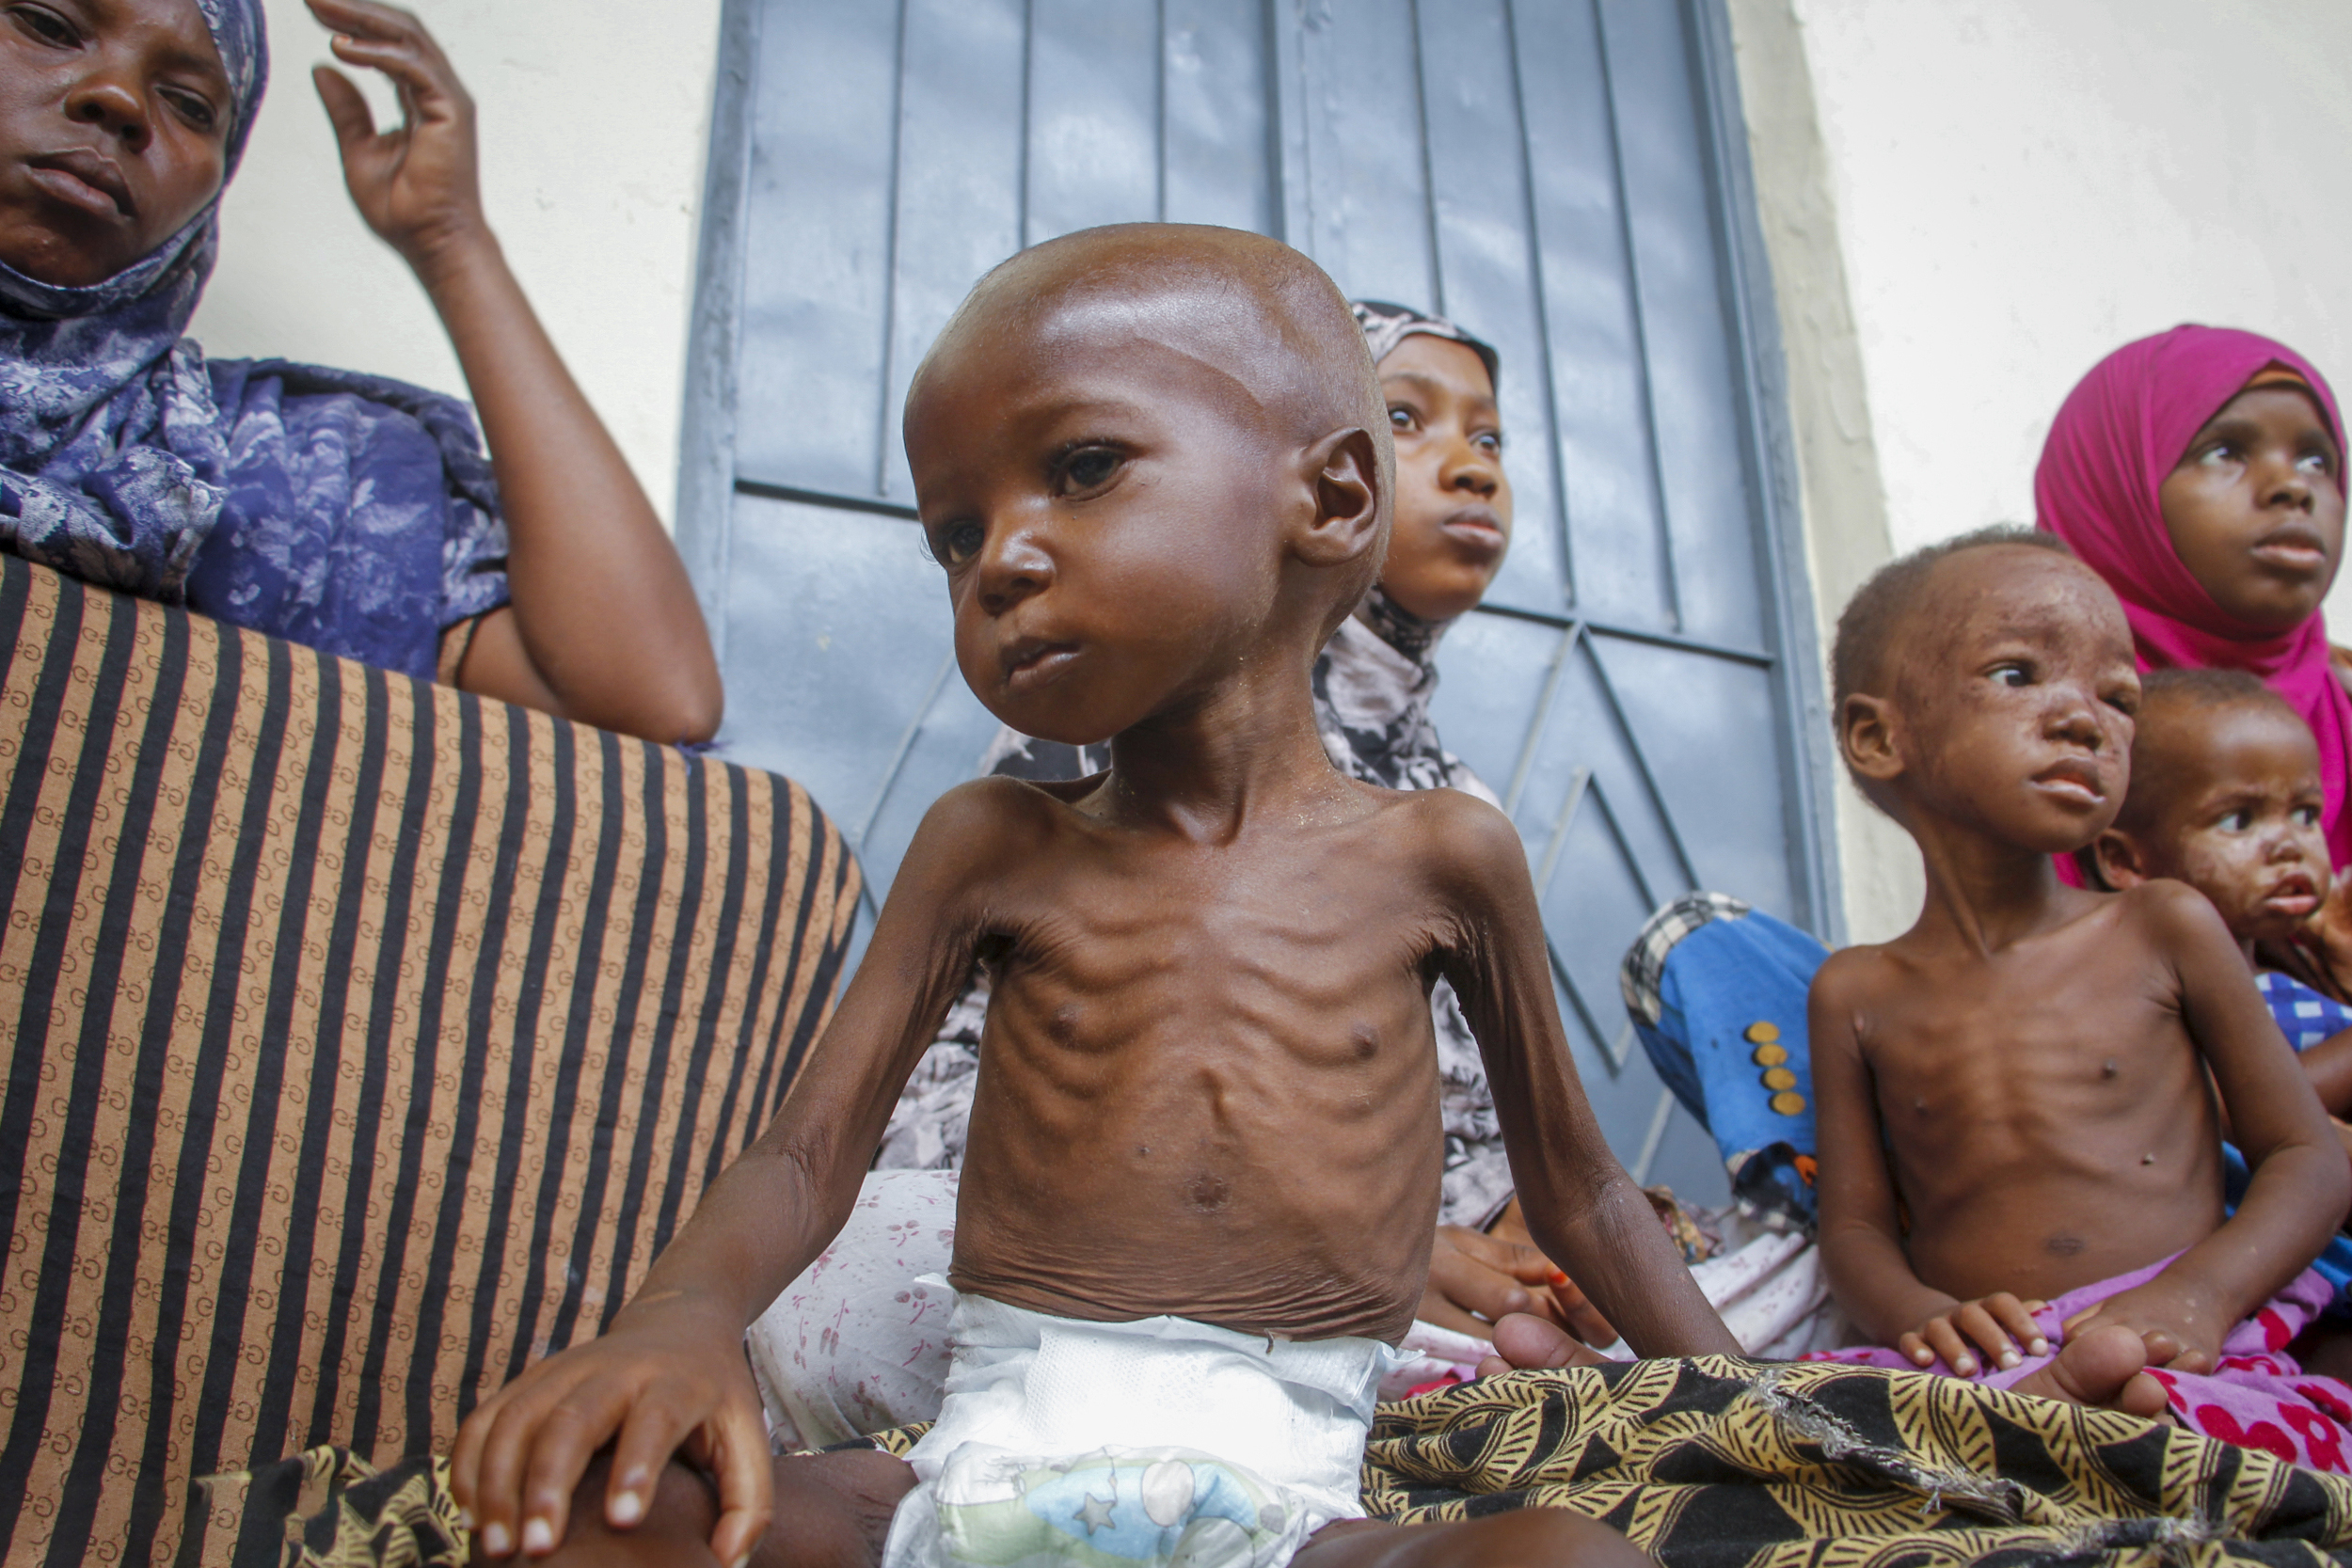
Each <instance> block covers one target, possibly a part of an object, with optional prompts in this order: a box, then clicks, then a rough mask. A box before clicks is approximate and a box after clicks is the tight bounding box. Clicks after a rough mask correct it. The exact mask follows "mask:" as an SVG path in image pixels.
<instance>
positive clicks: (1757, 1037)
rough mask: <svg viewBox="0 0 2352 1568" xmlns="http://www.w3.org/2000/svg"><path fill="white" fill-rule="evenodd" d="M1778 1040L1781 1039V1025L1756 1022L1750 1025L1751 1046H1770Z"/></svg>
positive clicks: (1749, 1039)
mask: <svg viewBox="0 0 2352 1568" xmlns="http://www.w3.org/2000/svg"><path fill="white" fill-rule="evenodd" d="M1778 1038H1780V1025H1779V1024H1777V1023H1770V1022H1756V1023H1751V1024H1749V1025H1748V1043H1749V1044H1750V1045H1770V1044H1772V1042H1773V1041H1774V1040H1776V1039H1778Z"/></svg>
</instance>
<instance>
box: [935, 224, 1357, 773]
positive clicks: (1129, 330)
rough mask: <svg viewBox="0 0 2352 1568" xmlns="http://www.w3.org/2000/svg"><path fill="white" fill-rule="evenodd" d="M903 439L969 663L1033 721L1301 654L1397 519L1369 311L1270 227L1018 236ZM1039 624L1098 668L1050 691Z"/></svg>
mask: <svg viewBox="0 0 2352 1568" xmlns="http://www.w3.org/2000/svg"><path fill="white" fill-rule="evenodd" d="M906 442H907V458H908V462H909V464H910V465H911V466H912V467H913V469H914V482H915V496H916V502H917V510H918V511H919V512H920V514H921V515H922V520H923V525H924V529H925V531H926V532H927V534H929V535H930V541H931V546H932V550H933V553H934V554H935V555H936V556H937V557H938V559H939V561H940V562H941V564H942V565H944V566H946V569H947V573H948V579H949V587H950V591H951V594H953V596H954V598H955V602H956V610H957V647H958V655H959V657H960V659H961V662H962V664H963V669H964V674H965V677H966V678H967V679H968V680H969V681H971V683H972V685H973V689H974V690H975V691H976V692H977V693H978V694H979V696H980V698H981V700H982V701H983V702H984V703H987V704H988V705H990V706H991V708H992V709H993V710H994V711H996V713H997V715H998V717H1000V718H1003V719H1005V720H1006V721H1007V722H1009V723H1011V724H1012V725H1013V726H1014V727H1015V728H1017V729H1021V730H1023V731H1024V732H1025V733H1027V734H1030V735H1037V736H1047V737H1049V738H1055V739H1073V738H1078V737H1081V736H1083V737H1085V738H1089V739H1101V738H1104V736H1108V735H1111V734H1116V733H1117V732H1118V729H1119V728H1120V727H1123V726H1124V725H1126V724H1131V723H1134V722H1136V721H1138V720H1139V719H1140V718H1142V717H1143V716H1144V715H1145V714H1147V713H1148V712H1150V711H1153V709H1152V704H1153V703H1155V702H1160V701H1164V700H1167V699H1168V697H1169V696H1171V695H1173V694H1174V692H1175V691H1176V690H1177V689H1190V688H1188V687H1185V685H1184V683H1186V682H1191V683H1192V684H1193V685H1194V686H1197V685H1198V684H1199V682H1200V681H1202V680H1207V679H1212V678H1219V679H1221V678H1225V677H1224V676H1223V675H1217V674H1216V673H1215V672H1216V671H1223V672H1225V673H1228V674H1230V673H1232V672H1234V671H1237V670H1240V669H1242V668H1244V667H1245V666H1247V665H1253V664H1254V665H1264V664H1266V663H1267V662H1268V659H1269V656H1272V657H1271V664H1272V666H1274V667H1279V668H1280V669H1283V670H1288V669H1289V667H1290V666H1291V665H1293V664H1295V665H1296V666H1297V671H1296V673H1297V674H1298V675H1299V676H1300V678H1301V679H1302V680H1303V678H1304V676H1305V673H1306V670H1307V668H1308V666H1309V665H1311V663H1312V661H1313V657H1314V655H1315V652H1316V651H1317V650H1319V649H1320V648H1321V646H1322V645H1323V643H1324V642H1325V641H1327V640H1328V639H1329V637H1330V634H1331V633H1332V632H1333V631H1334V630H1336V629H1337V627H1338V626H1339V624H1340V622H1342V621H1343V620H1344V619H1345V618H1346V616H1347V614H1348V612H1349V611H1350V610H1353V609H1354V608H1355V606H1356V605H1357V603H1358V602H1359V600H1361V598H1362V597H1363V595H1364V593H1365V591H1366V590H1367V589H1369V588H1370V587H1371V586H1372V583H1373V582H1374V580H1375V578H1376V577H1377V576H1378V573H1379V568H1380V562H1381V557H1382V554H1383V551H1384V550H1385V548H1386V545H1387V536H1388V529H1389V518H1390V504H1391V502H1390V498H1391V490H1392V488H1393V476H1394V469H1395V453H1394V450H1393V447H1392V444H1391V439H1390V436H1389V429H1388V411H1387V404H1386V403H1385V401H1384V400H1383V398H1382V396H1381V392H1380V386H1379V382H1378V379H1377V377H1376V375H1375V372H1374V370H1373V364H1372V357H1371V355H1370V353H1369V352H1368V351H1367V350H1366V349H1365V347H1364V341H1363V334H1362V332H1361V331H1360V330H1359V328H1358V327H1357V325H1356V320H1355V317H1354V315H1353V314H1352V313H1351V312H1350V310H1349V309H1348V307H1347V302H1346V300H1345V299H1344V298H1343V297H1342V295H1341V293H1340V292H1339V290H1338V289H1337V288H1336V287H1335V286H1333V284H1332V282H1331V280H1330V279H1329V278H1328V277H1325V276H1324V275H1323V273H1322V272H1321V270H1319V269H1318V268H1317V267H1316V266H1315V265H1314V263H1313V262H1311V261H1308V260H1307V259H1306V258H1305V257H1304V256H1301V255H1299V254H1298V253H1297V252H1296V251H1295V250H1292V249H1291V248H1290V247H1289V246H1287V245H1280V244H1279V243H1277V242H1275V241H1273V240H1269V239H1266V238H1264V237H1263V235H1258V234H1249V233H1244V232H1241V231H1238V230H1229V229H1213V228H1204V227H1198V226H1192V225H1181V224H1130V225H1124V226H1120V227H1118V228H1111V229H1096V230H1086V231H1084V232H1082V233H1077V234H1072V235H1069V236H1067V237H1065V238H1062V239H1058V240H1054V241H1051V242H1048V243H1047V244H1045V245H1039V246H1037V247H1036V248H1034V249H1032V250H1028V251H1025V252H1023V253H1022V254H1021V255H1019V256H1016V257H1014V258H1013V259H1012V260H1011V261H1007V262H1005V263H1004V264H1003V265H1002V266H1000V267H998V268H996V269H995V270H994V271H993V272H992V273H990V274H989V275H988V276H987V277H984V278H982V279H981V280H980V283H979V284H978V286H977V287H976V288H975V289H974V290H973V291H972V294H971V296H970V297H969V298H968V299H966V300H965V301H964V303H963V304H962V306H961V308H960V309H958V310H957V311H956V313H955V315H954V316H953V317H952V318H951V319H950V320H949V322H948V324H947V325H946V329H945V330H944V331H942V332H941V334H940V336H939V341H937V342H936V343H934V344H933V345H932V348H931V351H930V354H929V355H928V356H925V358H924V361H923V363H922V366H921V367H920V368H919V369H918V370H917V371H916V372H915V375H914V383H913V385H912V386H911V387H910V388H909V390H908V393H907V409H906ZM1082 631H1083V633H1084V635H1081V632H1082ZM1065 633H1067V635H1066V636H1065ZM1040 639H1045V640H1046V641H1049V642H1052V643H1054V644H1055V645H1056V646H1057V647H1058V646H1059V645H1060V643H1061V642H1062V641H1084V642H1086V643H1088V644H1089V646H1091V647H1092V648H1093V649H1094V650H1095V653H1094V654H1092V655H1090V656H1089V657H1088V658H1087V659H1086V660H1085V661H1084V663H1085V666H1086V668H1088V669H1089V670H1090V671H1094V672H1097V673H1094V674H1089V675H1088V676H1087V677H1086V678H1085V679H1084V680H1079V679H1076V678H1074V677H1073V678H1063V677H1061V676H1057V677H1056V678H1055V680H1054V681H1053V682H1052V683H1051V684H1052V687H1053V689H1052V690H1051V691H1050V692H1049V691H1047V689H1046V683H1043V682H1042V680H1041V677H1039V676H1038V675H1037V671H1038V670H1040V669H1041V668H1044V667H1045V664H1041V663H1040V662H1038V660H1039V659H1044V660H1045V662H1046V663H1051V662H1052V660H1053V659H1059V658H1061V657H1062V656H1061V655H1059V654H1055V655H1052V656H1050V657H1048V656H1037V655H1035V649H1036V647H1037V646H1040V645H1041V644H1040V642H1039V640H1040ZM1155 640H1156V641H1155ZM1278 650H1279V652H1278ZM1033 656H1034V657H1033ZM1053 667H1054V668H1057V669H1074V668H1075V667H1076V665H1075V664H1074V663H1073V662H1072V661H1071V660H1067V659H1065V660H1063V662H1062V663H1060V664H1056V665H1053ZM1015 676H1017V677H1018V678H1017V679H1016V678H1013V677H1015ZM1171 682H1172V683H1175V685H1174V686H1171V685H1170V684H1169V683H1171ZM1154 693H1157V695H1154ZM1138 705H1140V706H1138ZM1016 710H1018V711H1017V712H1016Z"/></svg>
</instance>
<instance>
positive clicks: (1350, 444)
mask: <svg viewBox="0 0 2352 1568" xmlns="http://www.w3.org/2000/svg"><path fill="white" fill-rule="evenodd" d="M1299 466H1300V467H1301V468H1303V469H1304V470H1305V472H1306V474H1307V477H1308V479H1309V481H1310V483H1312V485H1313V487H1314V515H1313V517H1312V518H1311V519H1310V520H1309V521H1308V524H1307V527H1306V528H1305V529H1304V530H1303V531H1300V533H1299V535H1298V536H1297V537H1296V538H1295V540H1294V541H1293V542H1292V544H1293V547H1294V548H1295V550H1296V551H1297V552H1298V557H1299V559H1300V560H1302V561H1304V562H1307V564H1309V565H1310V566H1343V565H1345V564H1346V563H1347V562H1351V561H1354V560H1355V559H1357V558H1358V557H1359V556H1360V555H1362V554H1363V553H1364V552H1365V551H1367V550H1375V549H1378V548H1380V547H1381V546H1383V544H1384V543H1385V541H1384V540H1383V538H1382V534H1383V532H1384V530H1383V528H1382V526H1381V524H1382V520H1383V513H1384V511H1385V508H1383V507H1382V506H1381V504H1380V503H1381V501H1382V500H1383V499H1386V491H1387V488H1388V483H1387V480H1386V479H1385V477H1384V476H1383V475H1382V473H1381V471H1380V448H1379V445H1378V444H1377V443H1376V442H1375V441H1374V440H1373V438H1372V433H1371V432H1370V431H1368V430H1362V429H1353V430H1335V431H1333V432H1332V433H1331V434H1330V435H1328V436H1325V437H1323V438H1322V439H1321V440H1319V441H1317V442H1315V443H1314V445H1312V446H1311V447H1309V448H1308V449H1307V450H1306V451H1305V452H1303V453H1302V454H1301V455H1300V459H1299Z"/></svg>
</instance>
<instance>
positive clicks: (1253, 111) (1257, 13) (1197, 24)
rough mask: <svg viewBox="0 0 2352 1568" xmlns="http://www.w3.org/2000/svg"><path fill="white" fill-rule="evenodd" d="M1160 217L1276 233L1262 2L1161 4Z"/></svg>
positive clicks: (1178, 0)
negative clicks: (1162, 129) (1164, 26)
mask: <svg viewBox="0 0 2352 1568" xmlns="http://www.w3.org/2000/svg"><path fill="white" fill-rule="evenodd" d="M1164 4H1165V6H1166V8H1167V9H1166V15H1167V19H1168V21H1167V27H1168V32H1167V37H1166V39H1165V40H1164V41H1163V43H1162V46H1161V47H1162V51H1163V58H1164V60H1165V62H1166V63H1165V65H1164V67H1163V71H1164V75H1163V98H1164V112H1163V116H1162V119H1163V123H1164V126H1165V133H1164V134H1165V138H1166V139H1165V145H1164V146H1163V149H1162V151H1161V160H1160V169H1161V173H1160V189H1161V196H1162V209H1161V211H1160V213H1159V214H1158V215H1159V216H1160V217H1162V218H1164V219H1166V220H1167V221H1168V222H1170V223H1215V224H1221V225H1223V226H1224V227H1226V228H1228V229H1252V230H1257V231H1258V232H1260V233H1270V232H1272V231H1273V230H1274V228H1275V227H1276V220H1275V213H1274V171H1273V167H1272V166H1271V164H1270V162H1269V160H1268V159H1267V156H1266V150H1267V147H1268V142H1267V137H1268V135H1270V134H1271V130H1270V126H1269V123H1268V119H1267V107H1268V104H1269V103H1271V101H1272V95H1271V93H1270V92H1269V91H1268V90H1267V82H1266V65H1267V59H1266V18H1265V5H1264V0H1164Z"/></svg>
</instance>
